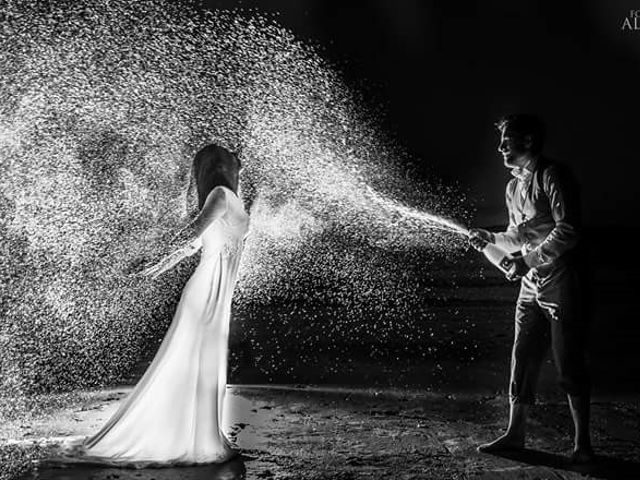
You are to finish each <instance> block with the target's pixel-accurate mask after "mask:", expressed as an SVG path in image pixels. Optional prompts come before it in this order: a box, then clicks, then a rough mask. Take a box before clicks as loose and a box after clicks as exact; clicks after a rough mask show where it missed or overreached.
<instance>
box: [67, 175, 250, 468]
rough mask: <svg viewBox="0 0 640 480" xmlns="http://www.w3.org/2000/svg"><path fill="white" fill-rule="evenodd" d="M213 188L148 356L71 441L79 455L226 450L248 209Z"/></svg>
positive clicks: (140, 463)
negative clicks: (217, 207) (211, 210)
mask: <svg viewBox="0 0 640 480" xmlns="http://www.w3.org/2000/svg"><path fill="white" fill-rule="evenodd" d="M217 188H224V190H225V198H226V203H227V209H226V212H225V213H224V214H223V216H222V217H220V218H218V219H217V220H216V221H215V222H213V223H212V224H211V225H210V226H209V227H208V228H207V229H206V230H205V231H204V232H203V234H202V235H201V237H200V239H201V242H202V256H201V259H200V263H199V264H198V267H197V268H196V270H195V272H194V273H193V275H192V276H191V278H190V279H189V281H188V282H187V284H186V286H185V288H184V290H183V292H182V297H181V298H180V303H179V304H178V307H177V310H176V313H175V315H174V317H173V321H172V323H171V325H170V327H169V329H168V331H167V334H166V336H165V337H164V340H163V341H162V344H161V345H160V348H159V350H158V352H157V354H156V356H155V358H154V359H153V362H152V363H151V365H150V366H149V368H148V369H147V371H146V372H145V373H144V375H143V377H142V378H141V379H140V381H139V382H138V384H137V385H136V386H135V388H134V389H133V390H132V392H131V393H130V394H129V396H128V397H127V398H126V399H125V400H124V402H123V404H122V405H121V406H120V407H119V409H118V410H117V411H116V412H115V414H114V415H113V416H112V417H111V418H110V419H109V421H108V422H107V423H106V424H105V425H104V426H103V427H102V429H101V430H100V431H99V432H98V433H96V434H95V435H93V436H92V437H89V438H87V439H85V440H84V441H83V442H82V444H80V445H78V443H76V445H75V451H73V457H75V458H76V459H77V460H78V461H83V462H86V461H89V462H97V463H102V464H108V465H126V466H133V467H138V468H141V467H146V466H161V465H192V464H200V463H214V462H223V461H225V460H227V459H229V458H230V457H231V456H233V454H234V451H233V450H232V448H231V445H230V443H229V441H228V440H227V438H226V437H225V435H224V433H223V432H222V431H221V423H222V408H223V402H224V395H225V388H226V372H227V341H228V333H229V318H230V310H231V297H232V294H233V289H234V286H235V283H236V275H237V271H238V265H239V263H240V255H241V253H242V248H243V243H244V239H245V237H246V235H247V232H248V228H249V216H248V215H247V213H246V212H245V211H244V208H243V204H242V201H241V200H240V199H239V198H238V197H237V196H236V194H235V193H233V191H231V190H229V189H227V188H225V187H217ZM72 450H74V449H73V448H72Z"/></svg>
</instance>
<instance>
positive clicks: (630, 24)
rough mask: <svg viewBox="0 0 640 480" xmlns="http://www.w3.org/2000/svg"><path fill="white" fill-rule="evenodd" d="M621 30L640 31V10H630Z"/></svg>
mask: <svg viewBox="0 0 640 480" xmlns="http://www.w3.org/2000/svg"><path fill="white" fill-rule="evenodd" d="M620 30H622V31H623V32H624V31H640V10H629V15H627V16H626V17H625V19H624V20H623V21H622V26H621V27H620Z"/></svg>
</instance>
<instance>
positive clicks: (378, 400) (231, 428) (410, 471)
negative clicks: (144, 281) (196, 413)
mask: <svg viewBox="0 0 640 480" xmlns="http://www.w3.org/2000/svg"><path fill="white" fill-rule="evenodd" d="M126 392H127V389H119V390H115V391H105V392H96V393H95V396H94V397H93V400H92V401H89V402H87V403H85V405H84V407H83V408H81V409H77V408H76V409H70V410H68V411H66V412H63V413H62V414H61V415H59V416H58V417H57V418H55V419H52V418H50V419H43V420H42V422H41V423H40V424H34V425H32V431H31V433H30V434H29V435H28V436H27V438H25V439H24V440H27V439H28V438H32V439H37V438H41V436H40V435H39V434H43V436H49V437H55V436H58V435H69V434H74V435H82V434H87V433H89V432H92V431H95V430H96V429H97V428H98V427H99V426H100V425H101V424H102V423H103V422H104V421H105V420H106V419H107V417H108V416H109V415H110V414H111V413H112V412H113V411H114V409H115V408H116V407H117V404H118V402H119V401H120V399H121V398H122V397H123V396H124V395H125V394H126ZM227 409H228V416H227V419H226V422H225V423H226V427H225V429H226V431H227V432H228V434H229V436H230V438H232V439H233V440H234V441H235V442H236V444H237V446H238V447H239V448H240V449H241V451H242V455H241V456H240V457H239V458H238V459H236V460H234V461H232V462H229V463H228V464H224V465H220V466H216V465H214V466H203V467H188V468H178V469H145V470H129V469H112V468H101V467H90V466H84V467H79V466H76V467H73V468H47V467H41V468H39V469H37V470H36V471H34V472H33V473H31V474H30V475H28V476H26V477H24V478H32V479H43V480H44V479H46V480H53V479H57V480H62V479H70V480H71V479H73V480H76V479H77V480H79V479H89V478H91V479H96V480H98V479H105V480H106V479H148V480H151V479H157V480H162V479H194V480H195V479H208V480H213V479H239V478H248V479H280V478H282V479H285V478H286V479H318V478H326V479H351V478H353V479H366V478H370V479H378V478H389V479H391V478H402V479H452V478H460V479H466V478H469V479H471V478H473V479H476V478H478V479H493V478H518V479H546V478H549V479H551V478H553V479H573V478H583V476H582V475H583V474H588V475H589V476H590V477H592V478H608V479H618V478H629V479H632V478H640V451H639V449H638V446H639V445H640V410H639V408H638V402H637V401H636V402H633V401H610V400H606V401H602V400H599V399H597V398H596V399H594V402H593V432H594V444H595V445H596V448H597V452H598V453H599V454H600V460H599V462H598V463H596V464H594V465H590V466H583V467H580V468H579V467H572V466H570V465H568V464H567V460H568V458H567V455H568V454H569V453H570V450H571V438H570V435H569V432H570V424H571V421H570V418H569V413H568V409H567V407H566V405H565V402H564V401H563V400H562V398H552V397H548V398H544V399H543V400H542V402H541V403H540V404H539V405H538V406H537V408H536V409H535V411H534V413H533V416H532V420H531V422H530V440H529V442H528V444H527V448H528V450H526V451H524V452H520V453H517V454H511V455H509V456H504V457H500V456H492V455H486V454H479V453H477V452H476V450H475V448H476V446H477V445H478V444H480V443H482V442H485V441H487V440H490V439H492V438H494V437H495V436H496V435H498V434H499V433H500V432H501V431H502V429H503V428H504V425H505V420H506V418H505V412H506V401H505V398H504V396H502V395H499V396H495V395H493V396H486V395H478V394H469V393H464V394H453V393H426V392H419V391H407V390H404V389H402V390H379V389H349V388H342V387H336V388H328V387H292V386H273V385H255V386H250V385H244V386H231V387H229V390H228V395H227Z"/></svg>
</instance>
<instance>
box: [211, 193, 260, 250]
mask: <svg viewBox="0 0 640 480" xmlns="http://www.w3.org/2000/svg"><path fill="white" fill-rule="evenodd" d="M217 188H223V189H224V191H225V201H226V203H227V209H226V211H225V213H224V214H223V215H222V216H221V217H220V218H218V219H217V220H216V221H214V222H213V223H212V224H211V225H209V227H208V228H207V229H206V230H205V231H204V232H203V234H202V237H201V239H202V258H203V259H204V258H207V257H210V256H214V255H218V254H220V255H222V256H231V255H239V254H240V253H241V252H242V246H243V243H244V239H245V238H246V236H247V233H248V231H249V215H248V214H247V213H246V212H245V210H244V205H243V203H242V200H240V198H239V197H238V196H237V195H236V194H235V193H234V192H233V191H232V190H230V189H228V188H226V187H217Z"/></svg>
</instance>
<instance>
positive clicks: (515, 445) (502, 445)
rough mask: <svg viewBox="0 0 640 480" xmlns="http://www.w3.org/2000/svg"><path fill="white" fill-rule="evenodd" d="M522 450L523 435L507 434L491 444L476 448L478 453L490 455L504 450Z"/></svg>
mask: <svg viewBox="0 0 640 480" xmlns="http://www.w3.org/2000/svg"><path fill="white" fill-rule="evenodd" d="M523 448H524V435H519V434H515V433H511V432H507V433H505V434H504V435H502V436H501V437H499V438H497V439H496V440H494V441H493V442H490V443H485V444H482V445H479V446H478V452H481V453H490V452H499V451H504V450H521V449H523Z"/></svg>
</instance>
